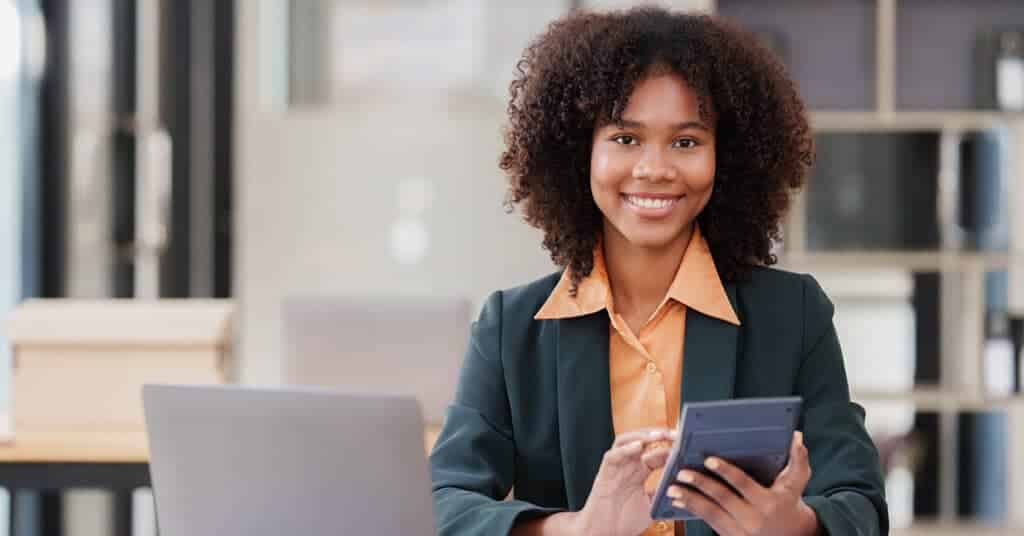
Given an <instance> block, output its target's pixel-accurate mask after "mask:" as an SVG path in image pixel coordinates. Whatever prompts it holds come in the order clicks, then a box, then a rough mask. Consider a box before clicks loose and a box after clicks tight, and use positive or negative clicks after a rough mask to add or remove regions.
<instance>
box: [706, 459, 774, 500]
mask: <svg viewBox="0 0 1024 536" xmlns="http://www.w3.org/2000/svg"><path fill="white" fill-rule="evenodd" d="M704 466H705V467H707V468H708V469H710V470H711V471H713V472H714V473H715V474H717V475H718V476H720V477H722V479H723V480H725V481H726V482H728V483H729V485H731V486H732V487H734V488H736V491H738V492H739V493H740V495H741V496H742V497H743V498H745V499H746V500H747V501H749V502H751V503H754V504H761V503H764V501H765V500H766V499H767V498H768V495H769V493H770V492H769V491H768V489H766V488H765V487H764V486H762V485H761V484H760V483H758V482H757V481H756V480H754V479H753V478H750V475H748V474H747V473H746V472H744V471H743V469H740V468H739V467H736V466H735V465H733V464H731V463H729V462H727V461H725V460H723V459H721V458H717V457H714V456H712V457H709V458H708V459H706V460H704Z"/></svg>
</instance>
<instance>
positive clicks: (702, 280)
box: [534, 226, 740, 326]
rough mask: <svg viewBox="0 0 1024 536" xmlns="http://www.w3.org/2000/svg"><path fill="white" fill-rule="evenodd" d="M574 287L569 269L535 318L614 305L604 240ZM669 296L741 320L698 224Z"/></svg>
mask: <svg viewBox="0 0 1024 536" xmlns="http://www.w3.org/2000/svg"><path fill="white" fill-rule="evenodd" d="M571 288H572V277H571V273H570V271H569V270H568V269H566V270H565V271H564V272H562V278H561V279H560V280H559V281H558V284H557V285H555V288H554V290H552V291H551V294H550V295H549V296H548V299H547V301H545V302H544V305H543V306H541V308H540V311H538V312H537V314H536V315H535V316H534V318H536V319H538V320H546V319H558V318H572V317H577V316H585V315H589V314H593V313H596V312H598V311H600V310H602V309H609V308H610V307H611V301H612V294H611V286H610V284H609V282H608V271H607V268H606V267H605V262H604V253H603V248H602V247H601V244H600V243H598V245H597V246H596V247H595V248H594V268H593V270H592V271H591V272H590V275H589V276H587V277H585V278H584V279H583V280H582V281H580V284H579V287H578V288H577V292H576V297H573V296H572V295H570V294H569V290H570V289H571ZM665 299H666V300H668V299H672V300H675V301H677V302H679V303H681V304H683V305H685V306H687V307H689V308H691V309H695V310H697V311H699V312H701V313H703V314H705V315H707V316H711V317H714V318H717V319H719V320H722V321H724V322H728V323H730V324H734V325H737V326H738V325H739V324H740V321H739V318H738V317H737V316H736V312H735V311H734V310H733V308H732V305H731V304H730V303H729V297H728V296H727V295H726V293H725V287H723V286H722V280H721V279H720V278H719V277H718V269H717V268H715V261H714V259H713V258H712V256H711V250H710V249H709V248H708V244H707V241H705V240H704V236H703V235H702V234H701V232H700V228H699V227H697V226H694V230H693V236H692V237H691V238H690V244H689V245H688V246H687V247H686V252H685V253H683V260H682V262H681V263H679V270H678V271H676V275H675V278H674V279H673V280H672V284H671V285H670V286H669V288H668V293H667V294H666V296H665Z"/></svg>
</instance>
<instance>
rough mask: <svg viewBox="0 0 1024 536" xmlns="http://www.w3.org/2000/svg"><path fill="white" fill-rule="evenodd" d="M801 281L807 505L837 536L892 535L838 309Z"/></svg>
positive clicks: (810, 282)
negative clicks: (835, 317) (850, 378)
mask: <svg viewBox="0 0 1024 536" xmlns="http://www.w3.org/2000/svg"><path fill="white" fill-rule="evenodd" d="M802 277H803V278H804V284H803V290H804V292H803V294H804V308H803V309H804V311H803V313H804V330H803V331H804V334H803V343H802V344H803V357H802V359H801V363H800V369H799V371H798V372H797V390H798V394H799V395H801V396H802V397H803V399H804V412H803V417H802V423H801V429H802V430H803V433H804V443H805V444H806V445H807V449H808V451H809V454H810V464H811V470H812V476H811V480H810V482H809V483H808V485H807V489H806V490H805V491H804V495H805V497H804V501H805V502H806V503H807V505H808V506H810V507H811V508H812V509H813V510H814V511H815V513H816V514H817V515H818V519H819V521H820V522H821V524H822V527H824V529H825V533H826V534H828V535H830V536H881V535H885V534H888V533H889V518H888V508H887V506H886V503H885V491H884V490H885V486H884V480H883V477H882V470H881V464H880V462H879V456H878V450H877V449H876V448H875V445H874V443H873V442H872V440H871V438H870V437H869V436H868V433H867V430H866V429H865V428H864V408H862V407H861V406H859V405H858V404H855V403H853V402H851V401H850V390H849V386H848V384H847V379H846V370H845V369H844V367H843V355H842V350H841V349H840V347H839V339H838V337H837V336H836V330H835V326H834V324H833V322H832V314H833V312H834V307H833V305H832V302H831V301H830V300H829V299H828V297H827V296H826V295H825V292H824V291H823V290H822V289H821V286H819V285H818V282H817V281H815V280H814V278H813V277H811V276H809V275H804V276H802Z"/></svg>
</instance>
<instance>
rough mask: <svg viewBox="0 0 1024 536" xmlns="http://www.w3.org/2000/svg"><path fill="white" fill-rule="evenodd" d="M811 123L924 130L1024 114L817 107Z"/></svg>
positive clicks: (1014, 119) (979, 126)
mask: <svg viewBox="0 0 1024 536" xmlns="http://www.w3.org/2000/svg"><path fill="white" fill-rule="evenodd" d="M810 120H811V127H812V128H813V129H814V130H815V131H817V132H893V131H895V132H899V131H921V130H933V131H934V130H940V131H941V130H954V131H955V130H984V129H990V128H994V127H999V126H1002V125H1006V124H1009V123H1019V122H1024V114H1018V113H1009V112H999V111H986V110H950V111H935V112H928V111H901V112H892V113H882V112H876V111H863V112H846V111H829V110H821V111H813V112H811V114H810Z"/></svg>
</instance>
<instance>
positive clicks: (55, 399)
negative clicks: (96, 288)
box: [7, 299, 234, 435]
mask: <svg viewBox="0 0 1024 536" xmlns="http://www.w3.org/2000/svg"><path fill="white" fill-rule="evenodd" d="M233 316H234V305H233V303H232V302H230V301H228V300H155V301H142V300H65V299H49V300H30V301H26V302H25V303H23V304H21V305H20V306H18V307H17V308H16V309H15V310H14V312H13V313H12V315H11V317H10V320H9V322H8V326H7V327H8V338H9V340H10V342H11V345H12V350H13V351H12V366H13V374H12V382H11V406H12V417H13V418H12V421H13V432H14V434H15V435H18V434H20V433H23V432H53V431H61V432H73V431H78V430H81V431H90V432H95V431H107V430H109V431H112V432H125V431H129V432H130V431H142V430H144V429H145V424H144V419H143V412H142V393H141V388H142V385H143V384H145V383H176V384H220V383H224V382H225V381H226V379H227V377H228V374H229V367H230V365H231V352H230V349H231V340H232V333H231V329H232V326H231V324H232V317H233Z"/></svg>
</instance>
